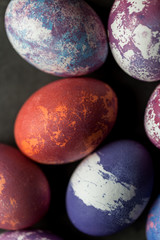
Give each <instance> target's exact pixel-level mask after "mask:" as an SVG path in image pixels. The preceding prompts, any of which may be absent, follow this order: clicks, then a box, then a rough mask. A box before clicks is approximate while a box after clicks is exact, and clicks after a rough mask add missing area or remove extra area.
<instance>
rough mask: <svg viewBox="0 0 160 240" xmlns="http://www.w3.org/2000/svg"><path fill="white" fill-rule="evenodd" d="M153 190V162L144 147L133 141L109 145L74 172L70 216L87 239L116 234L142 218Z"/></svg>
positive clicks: (68, 200) (69, 191)
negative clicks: (86, 235)
mask: <svg viewBox="0 0 160 240" xmlns="http://www.w3.org/2000/svg"><path fill="white" fill-rule="evenodd" d="M152 186H153V166H152V160H151V157H150V154H149V153H148V151H147V150H146V149H145V148H144V146H142V145H141V144H140V143H138V142H134V141H131V140H119V141H116V142H113V143H110V144H108V145H106V146H104V147H103V148H101V149H99V150H98V151H97V152H95V153H93V154H91V155H90V156H88V157H87V158H85V159H84V160H83V161H82V162H81V163H80V164H79V166H78V167H77V168H76V169H75V171H74V172H73V174H72V176H71V179H70V181H69V184H68V188H67V193H66V209H67V213H68V216H69V218H70V220H71V222H72V223H73V225H74V226H75V227H76V228H77V229H79V230H80V231H82V232H83V233H86V234H88V235H93V236H103V235H110V234H113V233H116V232H118V231H120V230H122V229H124V228H126V227H127V226H129V225H130V224H132V223H133V222H134V221H135V220H136V219H137V218H138V217H139V216H140V215H141V213H142V212H143V210H144V208H145V207H146V205H147V203H148V201H149V199H150V196H151V192H152Z"/></svg>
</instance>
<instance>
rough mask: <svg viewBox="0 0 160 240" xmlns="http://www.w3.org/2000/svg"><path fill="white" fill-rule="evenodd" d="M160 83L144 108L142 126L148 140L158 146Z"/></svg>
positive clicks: (159, 133) (159, 136)
mask: <svg viewBox="0 0 160 240" xmlns="http://www.w3.org/2000/svg"><path fill="white" fill-rule="evenodd" d="M159 102H160V85H158V86H157V87H156V88H155V90H154V91H153V93H152V95H151V97H150V99H149V101H148V103H147V106H146V110H145V116H144V127H145V131H146V134H147V136H148V138H149V139H150V141H151V142H152V143H153V144H154V145H155V146H156V147H157V148H160V105H159Z"/></svg>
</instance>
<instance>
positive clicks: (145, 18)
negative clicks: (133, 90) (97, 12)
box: [108, 0, 160, 82]
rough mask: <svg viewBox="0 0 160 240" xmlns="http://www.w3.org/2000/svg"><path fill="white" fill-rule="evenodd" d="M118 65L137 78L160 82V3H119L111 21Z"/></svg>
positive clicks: (129, 0) (146, 0)
mask: <svg viewBox="0 0 160 240" xmlns="http://www.w3.org/2000/svg"><path fill="white" fill-rule="evenodd" d="M108 33H109V42H110V47H111V51H112V53H113V56H114V58H115V60H116V62H117V63H118V65H119V66H120V67H121V68H122V69H123V70H124V71H125V72H126V73H128V74H129V75H130V76H132V77H133V78H136V79H139V80H142V81H148V82H152V81H157V80H160V61H159V59H160V1H159V0H155V1H150V0H134V1H133V0H115V2H114V4H113V7H112V9H111V12H110V15H109V21H108Z"/></svg>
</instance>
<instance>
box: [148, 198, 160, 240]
mask: <svg viewBox="0 0 160 240" xmlns="http://www.w3.org/2000/svg"><path fill="white" fill-rule="evenodd" d="M146 237H147V240H159V239H160V194H159V195H158V196H157V198H156V199H155V200H154V202H153V204H152V206H151V208H150V210H149V213H148V217H147V222H146Z"/></svg>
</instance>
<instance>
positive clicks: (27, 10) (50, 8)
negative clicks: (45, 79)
mask: <svg viewBox="0 0 160 240" xmlns="http://www.w3.org/2000/svg"><path fill="white" fill-rule="evenodd" d="M5 26H6V32H7V35H8V38H9V40H10V42H11V44H12V46H13V47H14V49H15V50H16V51H17V52H18V53H19V54H20V55H21V56H22V57H23V58H24V59H25V60H26V61H27V62H29V63H31V64H32V65H34V66H35V67H36V68H38V69H40V70H42V71H44V72H47V73H50V74H53V75H58V76H81V75H84V74H88V73H90V72H93V71H95V70H96V69H98V68H99V67H100V66H101V65H102V64H103V63H104V62H105V60H106V57H107V54H108V44H107V38H106V32H105V29H104V26H103V24H102V22H101V20H100V18H99V17H98V15H97V14H96V13H95V11H94V10H93V9H92V8H91V7H90V6H89V5H88V4H87V3H86V2H85V1H83V0H48V1H44V0H43V1H35V0H23V1H21V0H12V1H11V2H10V3H9V5H8V7H7V10H6V14H5Z"/></svg>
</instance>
